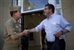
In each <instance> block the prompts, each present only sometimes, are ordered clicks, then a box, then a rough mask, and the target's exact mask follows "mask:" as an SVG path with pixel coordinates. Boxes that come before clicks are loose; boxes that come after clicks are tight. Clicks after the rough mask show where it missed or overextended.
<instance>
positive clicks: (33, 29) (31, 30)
mask: <svg viewBox="0 0 74 50" xmlns="http://www.w3.org/2000/svg"><path fill="white" fill-rule="evenodd" d="M43 22H44V21H42V22H41V23H40V24H39V25H37V26H36V27H35V28H32V29H28V30H24V32H25V31H26V32H39V31H41V30H42V28H43Z"/></svg>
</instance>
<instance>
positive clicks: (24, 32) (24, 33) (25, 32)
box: [22, 30, 30, 35]
mask: <svg viewBox="0 0 74 50" xmlns="http://www.w3.org/2000/svg"><path fill="white" fill-rule="evenodd" d="M22 33H23V35H28V34H29V33H30V32H29V30H24V31H23V32H22Z"/></svg>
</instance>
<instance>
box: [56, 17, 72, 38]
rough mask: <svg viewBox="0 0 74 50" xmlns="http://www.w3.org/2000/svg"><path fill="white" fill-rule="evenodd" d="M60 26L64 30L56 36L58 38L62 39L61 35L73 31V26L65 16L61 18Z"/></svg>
mask: <svg viewBox="0 0 74 50" xmlns="http://www.w3.org/2000/svg"><path fill="white" fill-rule="evenodd" d="M59 26H60V27H61V28H62V30H61V31H59V32H57V33H56V34H55V35H56V36H57V37H60V36H61V35H63V34H66V33H68V32H70V31H71V29H72V26H71V24H70V23H69V22H68V21H67V20H66V19H65V18H64V17H63V16H61V17H60V25H59Z"/></svg>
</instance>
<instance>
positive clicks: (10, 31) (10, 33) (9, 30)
mask: <svg viewBox="0 0 74 50" xmlns="http://www.w3.org/2000/svg"><path fill="white" fill-rule="evenodd" d="M5 27H6V30H7V37H10V38H11V39H17V38H20V37H21V36H23V35H25V33H26V32H25V33H24V32H20V33H16V32H15V29H14V28H13V25H12V24H11V23H8V24H7V25H6V26H5Z"/></svg>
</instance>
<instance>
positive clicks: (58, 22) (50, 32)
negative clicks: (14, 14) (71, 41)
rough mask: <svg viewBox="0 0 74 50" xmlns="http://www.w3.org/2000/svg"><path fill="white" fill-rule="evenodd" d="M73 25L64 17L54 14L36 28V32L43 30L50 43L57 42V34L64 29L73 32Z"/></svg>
mask: <svg viewBox="0 0 74 50" xmlns="http://www.w3.org/2000/svg"><path fill="white" fill-rule="evenodd" d="M71 27H72V26H71V25H70V23H69V22H68V21H66V19H64V17H63V16H61V15H57V14H52V15H51V16H49V17H47V18H46V19H44V20H43V21H42V22H41V23H40V24H39V25H38V26H37V27H35V31H36V32H39V31H41V30H42V29H43V28H44V29H45V32H46V39H47V41H49V42H54V41H55V35H54V34H55V33H56V32H59V31H62V30H63V29H67V30H68V31H71ZM59 39H64V35H61V37H59Z"/></svg>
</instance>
